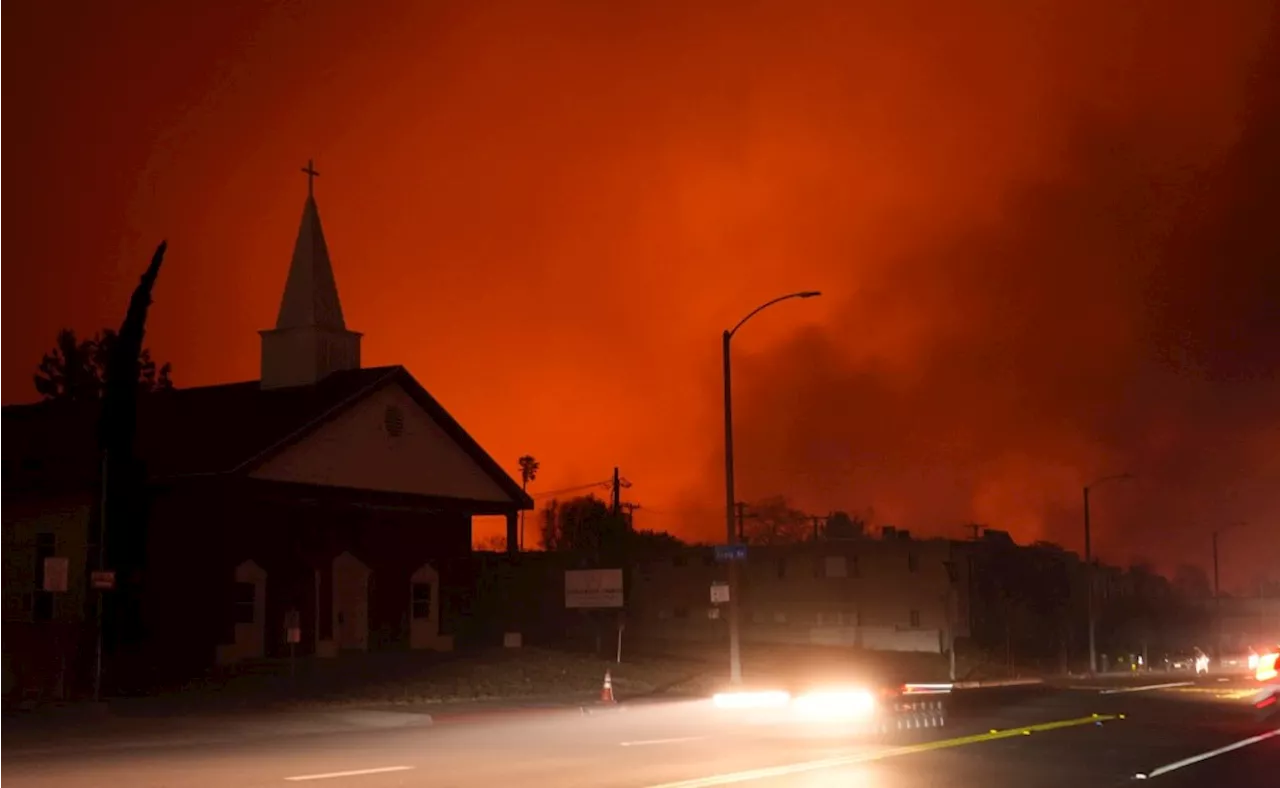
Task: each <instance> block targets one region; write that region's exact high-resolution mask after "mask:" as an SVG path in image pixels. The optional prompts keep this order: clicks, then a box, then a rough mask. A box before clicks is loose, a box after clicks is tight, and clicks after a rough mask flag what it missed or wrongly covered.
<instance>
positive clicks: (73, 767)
mask: <svg viewBox="0 0 1280 788" xmlns="http://www.w3.org/2000/svg"><path fill="white" fill-rule="evenodd" d="M1159 682H1160V680H1159V679H1155V680H1151V681H1149V682H1146V683H1148V684H1154V683H1159ZM1140 683H1141V682H1139V683H1138V684H1140ZM1138 684H1131V685H1129V686H1128V687H1122V689H1135V688H1136V687H1137V686H1138ZM1103 689H1106V688H1104V687H1099V686H1092V687H1088V686H1081V687H1073V688H1060V689H1056V690H1047V689H1045V690H1038V691H1036V692H1033V693H1029V694H1021V695H1017V696H1012V697H1004V698H1001V699H999V701H998V702H995V703H981V704H977V705H973V706H970V707H968V708H960V709H957V710H956V711H955V712H954V713H953V714H952V715H951V716H950V718H949V719H948V720H947V725H946V727H944V728H938V729H931V730H927V731H922V732H920V733H919V734H918V735H916V736H915V737H914V738H913V739H911V740H908V741H897V742H889V743H879V742H870V741H865V740H863V741H857V740H853V739H851V738H849V737H847V736H843V735H840V734H838V733H835V732H832V731H830V730H814V729H812V728H808V729H805V728H799V727H796V726H794V725H780V724H777V723H776V721H774V722H771V721H770V720H768V719H763V720H762V719H751V718H749V717H744V716H742V715H735V716H726V715H724V714H723V713H721V712H716V711H715V710H713V709H710V708H709V704H707V703H706V702H695V701H690V702H681V703H676V702H673V703H661V704H658V703H655V704H645V705H636V706H630V707H629V706H627V705H623V706H621V707H618V708H617V710H599V711H594V710H593V712H592V713H590V714H583V713H581V712H576V711H575V712H564V711H559V712H541V713H523V714H480V715H472V716H469V717H468V716H464V717H454V718H448V717H446V716H438V717H437V718H436V720H435V722H434V724H426V718H425V717H421V716H420V717H419V719H420V720H422V723H423V724H417V725H409V726H404V727H398V728H383V729H377V730H363V731H352V730H347V731H343V732H333V733H309V734H297V735H285V733H284V732H281V733H280V734H279V735H273V734H272V732H271V731H270V730H269V726H266V727H264V728H263V729H261V730H260V731H259V732H258V733H257V734H256V735H253V736H250V737H239V738H234V739H232V738H227V737H224V739H223V740H222V741H216V740H209V739H206V740H204V741H197V740H195V739H175V740H173V741H169V742H167V743H155V742H153V743H147V742H137V741H133V742H131V741H127V740H123V739H122V740H119V741H106V742H99V743H97V744H94V745H93V746H92V747H86V746H76V745H74V744H72V745H64V746H58V745H57V744H56V742H55V741H54V740H53V739H50V740H49V741H48V742H43V744H44V745H47V746H37V747H31V746H24V747H23V748H22V749H21V750H19V749H18V748H16V747H13V746H11V747H7V748H5V751H4V773H5V774H7V775H8V777H9V780H10V783H9V785H10V788H15V787H16V786H46V785H47V786H100V785H128V786H138V787H139V788H141V787H143V786H170V787H172V788H180V787H181V786H286V785H297V784H304V785H306V784H317V785H321V786H333V787H334V788H337V786H352V787H353V788H390V787H391V786H427V785H429V786H493V785H521V786H548V787H551V786H554V787H555V788H571V787H572V786H630V787H632V788H656V787H657V786H661V787H662V788H677V786H678V787H679V788H698V787H699V786H712V785H733V784H745V785H755V786H760V787H761V788H766V787H767V788H773V786H806V788H813V787H816V786H832V787H833V788H834V787H835V786H841V787H842V788H843V787H844V786H851V785H866V786H875V787H876V788H907V787H909V786H921V787H923V786H930V787H933V786H984V787H985V786H1016V788H1026V787H1033V788H1034V787H1035V786H1071V788H1080V786H1107V785H1121V784H1129V783H1132V782H1135V781H1137V780H1136V779H1135V776H1136V775H1138V774H1139V773H1142V774H1152V775H1153V776H1151V777H1150V778H1148V779H1147V780H1145V781H1146V782H1152V781H1154V782H1155V783H1156V784H1157V785H1162V786H1170V788H1173V787H1174V786H1200V785H1223V786H1231V787H1232V788H1247V787H1248V786H1274V785H1280V735H1274V736H1272V737H1271V738H1268V739H1266V740H1263V741H1260V742H1258V743H1255V744H1251V745H1249V746H1244V747H1240V748H1239V749H1236V750H1233V751H1230V752H1226V753H1223V754H1220V755H1214V756H1212V757H1208V758H1206V759H1204V760H1201V761H1199V762H1198V763H1194V764H1189V765H1186V766H1178V765H1177V764H1178V762H1180V761H1184V760H1186V759H1190V758H1194V757H1196V756H1200V755H1203V754H1205V753H1211V752H1212V751H1214V750H1217V749H1219V748H1223V747H1225V746H1228V745H1231V744H1234V743H1237V742H1241V741H1243V740H1246V739H1249V738H1250V737H1254V736H1258V735H1260V734H1266V733H1267V732H1269V731H1270V730H1272V729H1277V728H1280V723H1276V722H1272V723H1269V724H1264V723H1261V722H1259V721H1257V720H1256V719H1255V718H1254V717H1253V716H1252V714H1251V713H1250V709H1249V708H1248V706H1247V702H1246V700H1245V699H1244V695H1245V694H1246V692H1247V691H1248V689H1249V685H1248V684H1246V683H1235V682H1225V681H1218V680H1216V679H1211V680H1206V681H1202V682H1199V683H1198V684H1197V685H1195V686H1182V687H1173V688H1164V689H1142V690H1139V691H1125V692H1114V691H1108V692H1105V693H1104V692H1103V691H1102V690H1103ZM1109 689H1111V690H1114V689H1116V687H1114V686H1113V687H1110V688H1109ZM210 733H216V731H212V732H210ZM1170 765H1172V766H1174V767H1175V768H1173V769H1172V770H1169V771H1166V772H1164V773H1155V772H1156V771H1157V770H1158V769H1160V768H1161V767H1166V768H1167V767H1169V766H1170Z"/></svg>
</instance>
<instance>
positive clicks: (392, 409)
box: [382, 405, 404, 438]
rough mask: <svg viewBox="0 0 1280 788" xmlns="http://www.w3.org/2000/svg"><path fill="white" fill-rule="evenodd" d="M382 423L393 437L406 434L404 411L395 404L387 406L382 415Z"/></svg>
mask: <svg viewBox="0 0 1280 788" xmlns="http://www.w3.org/2000/svg"><path fill="white" fill-rule="evenodd" d="M382 423H383V426H385V427H386V428H387V434H388V435H390V436H391V437H393V438H399V437H400V436H401V435H403V434H404V412H403V411H402V410H400V409H399V408H398V407H396V406H395V405H388V406H387V410H386V412H385V413H383V415H382Z"/></svg>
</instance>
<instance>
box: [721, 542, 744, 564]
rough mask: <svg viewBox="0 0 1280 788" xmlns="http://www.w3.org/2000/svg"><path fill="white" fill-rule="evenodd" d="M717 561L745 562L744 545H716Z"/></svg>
mask: <svg viewBox="0 0 1280 788" xmlns="http://www.w3.org/2000/svg"><path fill="white" fill-rule="evenodd" d="M716 560H717V561H745V560H747V546H746V545H744V544H718V545H716Z"/></svg>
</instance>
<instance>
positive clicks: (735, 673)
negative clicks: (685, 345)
mask: <svg viewBox="0 0 1280 788" xmlns="http://www.w3.org/2000/svg"><path fill="white" fill-rule="evenodd" d="M820 295H822V293H820V292H818V291H817V290H805V291H804V292H800V293H790V294H788V295H784V296H779V297H777V298H775V299H773V300H772V301H766V302H765V303H763V304H761V305H760V306H758V307H756V308H755V309H753V310H751V311H750V312H748V313H747V316H746V317H744V318H742V319H741V320H739V321H738V323H737V325H735V326H734V327H733V328H731V329H729V330H727V331H725V332H724V335H723V342H724V345H723V351H724V490H725V506H724V517H725V536H726V537H727V540H728V541H727V542H726V543H727V544H730V545H734V544H737V543H738V535H737V529H736V528H734V516H733V515H734V508H735V507H734V503H735V500H734V492H733V384H732V376H731V375H730V363H729V343H730V342H731V341H732V340H733V335H734V334H736V333H738V329H740V328H742V327H743V326H744V325H746V322H747V321H748V320H750V319H751V318H753V317H755V316H756V315H758V314H759V313H760V312H762V311H764V310H765V309H768V308H769V307H771V306H773V305H774V304H777V303H780V302H782V301H788V300H790V299H792V298H814V297H816V296H820ZM729 680H730V681H731V682H732V683H734V684H741V683H742V653H741V649H740V647H739V642H738V562H737V561H736V560H735V559H734V557H733V556H729Z"/></svg>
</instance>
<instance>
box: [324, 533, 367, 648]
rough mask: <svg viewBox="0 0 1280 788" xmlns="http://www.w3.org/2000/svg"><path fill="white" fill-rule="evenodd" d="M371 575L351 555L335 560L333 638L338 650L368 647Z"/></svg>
mask: <svg viewBox="0 0 1280 788" xmlns="http://www.w3.org/2000/svg"><path fill="white" fill-rule="evenodd" d="M369 575H370V572H369V567H368V566H366V565H365V563H364V562H363V561H361V560H360V559H359V558H356V557H355V556H354V555H352V554H351V553H343V554H342V555H340V556H338V557H337V558H335V559H333V639H334V641H335V643H336V645H337V647H338V648H339V649H344V650H351V651H366V650H367V649H368V648H369Z"/></svg>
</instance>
